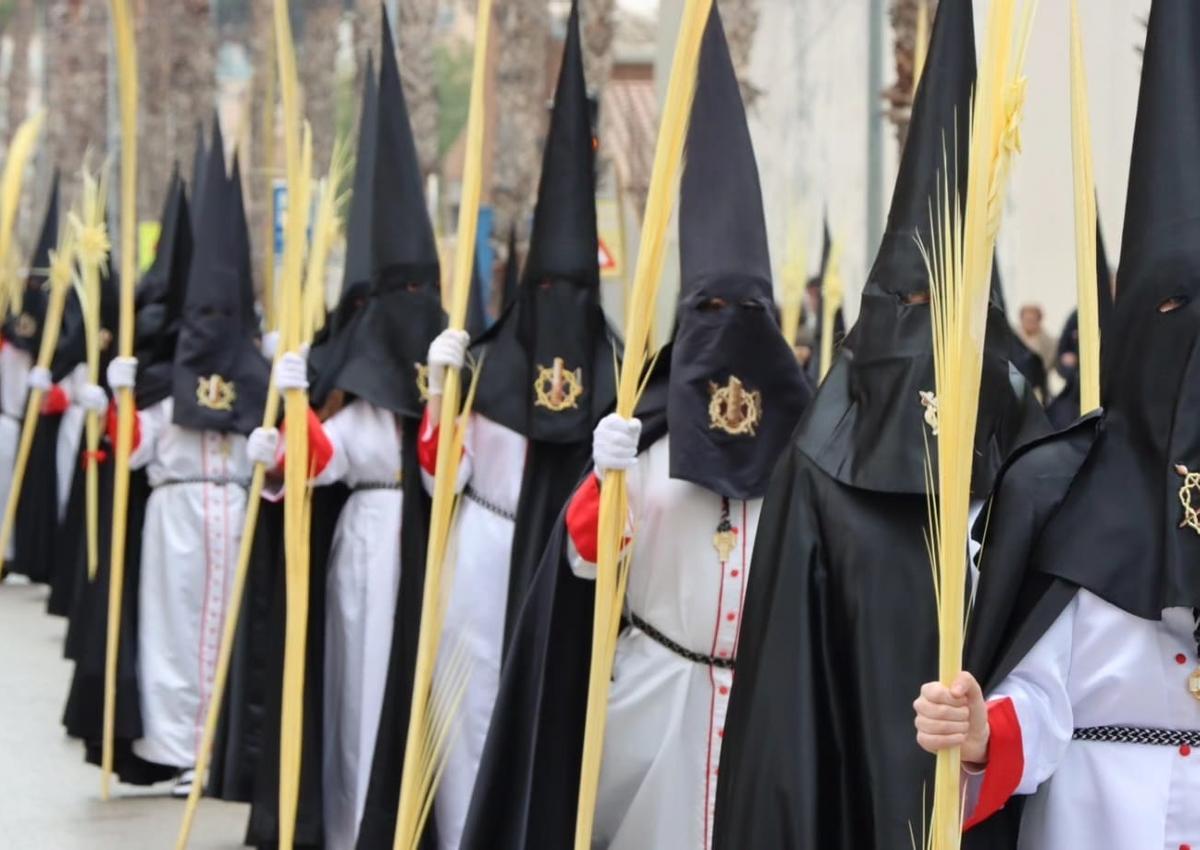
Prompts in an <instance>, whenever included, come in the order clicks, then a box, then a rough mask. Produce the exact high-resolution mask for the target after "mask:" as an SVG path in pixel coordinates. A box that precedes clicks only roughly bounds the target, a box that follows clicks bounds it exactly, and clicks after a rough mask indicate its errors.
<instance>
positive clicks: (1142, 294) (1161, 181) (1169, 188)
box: [1039, 0, 1200, 620]
mask: <svg viewBox="0 0 1200 850" xmlns="http://www.w3.org/2000/svg"><path fill="white" fill-rule="evenodd" d="M1198 149H1200V4H1197V3H1196V2H1195V0H1154V3H1153V5H1152V6H1151V7H1150V22H1149V26H1148V28H1147V36H1146V50H1145V55H1144V58H1143V64H1142V88H1141V95H1140V99H1139V101H1138V114H1137V124H1136V129H1135V131H1134V136H1133V160H1132V163H1131V166H1130V170H1129V193H1128V203H1127V206H1126V211H1125V238H1124V240H1123V244H1122V246H1121V269H1120V273H1119V275H1118V280H1119V286H1118V288H1117V298H1116V303H1115V306H1114V308H1113V312H1112V315H1111V317H1110V322H1109V323H1108V324H1107V325H1106V326H1105V327H1104V337H1103V344H1102V347H1101V358H1100V359H1101V398H1102V399H1103V401H1104V409H1105V414H1106V415H1105V427H1104V430H1103V432H1102V433H1101V437H1100V441H1099V444H1098V446H1097V448H1096V449H1095V450H1094V452H1093V457H1092V458H1091V459H1090V460H1089V464H1088V465H1087V466H1086V467H1084V470H1083V473H1082V474H1081V481H1080V483H1079V484H1078V485H1077V486H1076V487H1075V488H1074V489H1073V490H1072V491H1071V495H1072V498H1071V499H1070V500H1068V502H1067V503H1065V504H1064V505H1063V507H1062V509H1061V510H1060V512H1059V517H1061V522H1056V524H1055V525H1056V527H1057V528H1058V529H1060V533H1059V534H1058V535H1057V536H1056V539H1055V540H1054V542H1055V544H1056V546H1055V547H1054V551H1051V552H1048V553H1047V557H1046V558H1045V559H1042V558H1041V557H1040V556H1039V561H1042V562H1044V563H1046V564H1049V565H1050V569H1051V570H1052V571H1053V572H1054V573H1055V574H1056V575H1060V576H1063V577H1064V578H1067V579H1069V580H1070V581H1072V582H1074V583H1076V584H1078V585H1080V586H1082V587H1084V588H1087V589H1088V590H1090V591H1092V592H1093V593H1095V594H1096V595H1098V596H1100V597H1102V598H1103V599H1105V600H1106V601H1108V602H1110V603H1112V604H1114V605H1116V606H1118V607H1120V608H1123V609H1125V610H1126V611H1128V612H1130V613H1132V614H1135V615H1137V616H1139V617H1143V618H1146V619H1153V620H1157V619H1159V618H1160V617H1161V616H1162V612H1163V611H1164V610H1165V609H1167V608H1173V607H1179V606H1182V607H1187V608H1196V607H1200V572H1198V571H1197V570H1196V564H1197V563H1198V562H1200V523H1197V522H1196V518H1195V516H1194V515H1193V514H1191V513H1190V512H1189V510H1188V509H1187V508H1186V505H1187V504H1188V502H1187V499H1188V497H1189V496H1190V498H1191V499H1192V503H1193V505H1194V503H1195V499H1196V487H1195V485H1194V483H1192V481H1191V479H1190V477H1189V476H1190V475H1191V473H1195V472H1197V471H1200V345H1198V344H1197V341H1198V340H1200V218H1198V217H1197V215H1196V210H1197V205H1198V204H1200V159H1198V158H1197V156H1196V151H1197V150H1198ZM1076 494H1078V498H1075V496H1076ZM1181 501H1182V502H1183V504H1182V505H1181V504H1180V502H1181ZM1081 528H1087V529H1088V533H1087V534H1080V533H1079V529H1081Z"/></svg>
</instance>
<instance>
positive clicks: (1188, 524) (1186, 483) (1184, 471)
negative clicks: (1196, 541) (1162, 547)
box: [1175, 463, 1200, 534]
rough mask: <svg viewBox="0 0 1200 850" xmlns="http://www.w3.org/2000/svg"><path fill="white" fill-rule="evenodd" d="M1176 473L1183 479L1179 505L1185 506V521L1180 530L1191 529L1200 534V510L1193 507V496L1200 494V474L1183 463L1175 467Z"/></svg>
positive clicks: (1180, 525) (1180, 524)
mask: <svg viewBox="0 0 1200 850" xmlns="http://www.w3.org/2000/svg"><path fill="white" fill-rule="evenodd" d="M1175 472H1176V473H1178V474H1179V475H1180V476H1182V477H1183V484H1182V486H1180V488H1179V504H1181V505H1183V520H1182V521H1181V522H1180V523H1179V527H1180V528H1190V529H1191V530H1192V531H1194V532H1196V533H1197V534H1200V510H1197V509H1196V507H1194V506H1193V505H1192V496H1193V494H1200V472H1192V471H1191V470H1190V469H1188V468H1187V467H1186V466H1184V465H1183V464H1182V463H1180V464H1176V465H1175Z"/></svg>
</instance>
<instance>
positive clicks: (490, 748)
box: [460, 354, 671, 850]
mask: <svg viewBox="0 0 1200 850" xmlns="http://www.w3.org/2000/svg"><path fill="white" fill-rule="evenodd" d="M670 362H671V358H670V355H669V354H665V355H664V356H661V357H660V358H659V360H658V365H657V367H656V369H655V374H654V376H653V378H652V380H651V383H650V384H649V385H648V386H647V388H646V392H645V394H644V396H643V398H642V403H641V405H640V406H639V408H638V413H637V415H638V418H640V419H641V420H642V437H641V444H640V450H641V451H644V450H645V449H646V448H648V447H649V446H651V445H652V444H654V443H655V442H657V441H658V440H659V439H661V438H662V437H663V436H665V435H666V433H667V423H666V401H667V396H666V390H667V385H668V383H669V373H670V368H669V365H670ZM586 474H588V475H590V474H591V472H590V470H589V471H587V472H586ZM576 485H578V477H577V479H576ZM572 492H574V490H573V489H572ZM568 495H569V494H568ZM563 510H565V508H563V507H562V506H560V513H559V515H558V518H557V519H556V521H555V524H554V528H553V532H552V534H551V536H550V539H549V542H548V543H547V545H546V548H545V550H544V553H543V556H542V558H541V563H540V564H539V566H538V568H537V571H536V572H535V574H534V575H533V578H532V582H531V584H530V586H529V592H528V594H527V595H526V597H525V600H524V603H523V605H522V606H521V608H520V614H519V616H518V617H517V620H516V624H515V628H514V629H513V635H512V639H511V641H510V643H509V644H508V659H507V661H506V662H505V664H504V666H503V668H502V670H501V674H500V690H499V694H498V696H497V699H496V707H495V711H494V712H493V715H492V724H491V727H490V728H489V730H488V736H487V742H486V743H485V744H484V750H483V756H482V760H481V762H480V765H479V773H478V776H477V778H476V781H475V792H474V795H473V796H472V799H471V807H470V811H469V812H468V815H467V822H466V825H465V827H464V831H463V838H462V843H461V844H460V848H461V850H493V848H504V850H549V848H567V847H571V846H573V844H574V836H575V810H576V807H577V803H578V794H579V771H580V763H581V760H582V757H583V732H584V719H585V715H586V712H587V692H588V671H589V668H590V665H591V655H592V621H593V612H594V609H595V599H596V593H595V587H596V584H595V582H592V581H586V580H584V579H581V578H578V577H576V576H575V574H574V573H573V572H572V571H571V569H570V567H569V566H568V564H567V560H566V552H567V531H566V522H565V519H564V517H563V513H562V511H563Z"/></svg>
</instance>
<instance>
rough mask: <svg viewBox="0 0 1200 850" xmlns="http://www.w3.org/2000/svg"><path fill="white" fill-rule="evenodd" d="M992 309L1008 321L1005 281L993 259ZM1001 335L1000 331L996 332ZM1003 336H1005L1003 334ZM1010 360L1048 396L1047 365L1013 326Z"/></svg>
mask: <svg viewBox="0 0 1200 850" xmlns="http://www.w3.org/2000/svg"><path fill="white" fill-rule="evenodd" d="M991 301H992V307H993V308H994V310H995V311H996V312H998V313H999V314H1000V316H1003V317H1004V319H1005V323H1006V324H1007V321H1008V307H1007V302H1006V301H1005V298H1004V281H1003V279H1002V278H1001V277H1000V263H999V262H998V261H997V260H996V259H995V258H994V257H993V258H992V291H991ZM995 333H997V334H999V333H1000V332H999V331H995ZM1001 336H1003V334H1001ZM1007 337H1008V350H1007V355H1008V360H1009V362H1010V363H1012V365H1013V367H1014V368H1015V369H1016V370H1017V371H1018V372H1020V373H1021V377H1023V378H1024V379H1025V381H1026V383H1028V384H1029V386H1031V387H1033V388H1034V389H1035V390H1037V391H1039V392H1040V393H1041V394H1042V397H1043V398H1045V396H1046V364H1045V362H1044V361H1043V360H1042V357H1041V355H1040V354H1038V353H1037V352H1036V351H1033V350H1032V349H1030V348H1029V346H1027V345H1026V344H1025V342H1024V341H1023V340H1022V339H1021V338H1020V337H1019V336H1017V333H1016V331H1015V330H1013V328H1012V325H1008V334H1007Z"/></svg>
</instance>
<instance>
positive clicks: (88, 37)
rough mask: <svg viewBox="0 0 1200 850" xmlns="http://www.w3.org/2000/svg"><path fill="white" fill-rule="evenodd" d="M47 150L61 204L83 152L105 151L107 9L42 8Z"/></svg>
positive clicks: (74, 3)
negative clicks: (61, 195)
mask: <svg viewBox="0 0 1200 850" xmlns="http://www.w3.org/2000/svg"><path fill="white" fill-rule="evenodd" d="M46 16H47V17H46V24H47V26H46V30H47V34H48V37H47V38H46V41H45V45H46V84H47V96H46V106H47V121H46V128H45V136H44V138H45V141H46V149H47V151H48V152H49V155H50V161H51V162H53V163H54V164H55V165H57V167H58V168H60V169H61V170H62V177H63V181H62V188H63V191H64V198H67V199H69V198H72V197H73V196H74V189H75V186H76V184H77V182H78V171H79V167H80V165H81V164H82V163H83V157H84V153H85V151H87V150H88V148H89V147H91V148H92V149H93V150H94V151H96V159H95V160H94V164H96V165H98V164H99V162H98V157H99V156H100V155H102V154H103V152H104V150H105V149H106V148H107V145H106V141H107V135H108V111H107V108H106V104H107V102H108V52H109V45H110V43H111V33H110V28H109V19H108V4H107V3H96V2H85V0H48V3H47V8H46Z"/></svg>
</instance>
